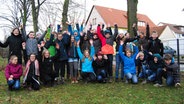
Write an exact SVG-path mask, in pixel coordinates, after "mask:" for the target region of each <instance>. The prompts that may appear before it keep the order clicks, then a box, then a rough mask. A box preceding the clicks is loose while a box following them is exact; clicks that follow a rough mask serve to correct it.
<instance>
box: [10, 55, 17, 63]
mask: <svg viewBox="0 0 184 104" xmlns="http://www.w3.org/2000/svg"><path fill="white" fill-rule="evenodd" d="M14 58H18V57H17V56H16V55H12V56H10V59H9V62H10V63H11V62H12V60H13V59H14Z"/></svg>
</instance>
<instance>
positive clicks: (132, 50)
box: [0, 22, 181, 90]
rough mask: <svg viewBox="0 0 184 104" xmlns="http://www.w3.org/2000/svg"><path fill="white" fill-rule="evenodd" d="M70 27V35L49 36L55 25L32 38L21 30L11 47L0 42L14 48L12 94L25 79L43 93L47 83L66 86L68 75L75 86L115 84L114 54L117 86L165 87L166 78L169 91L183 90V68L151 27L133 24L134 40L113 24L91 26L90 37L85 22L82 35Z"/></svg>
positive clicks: (14, 34) (10, 79)
mask: <svg viewBox="0 0 184 104" xmlns="http://www.w3.org/2000/svg"><path fill="white" fill-rule="evenodd" d="M66 23H67V24H68V29H67V30H66V31H64V30H60V31H59V32H52V33H51V34H49V32H48V29H49V28H50V26H49V27H48V29H47V30H46V31H45V32H44V33H43V34H40V33H34V32H33V31H31V32H29V33H28V34H26V32H25V31H24V30H23V29H22V28H21V29H20V30H19V28H15V29H13V31H12V33H11V35H10V36H9V37H8V38H7V40H6V42H5V43H1V42H0V46H1V47H7V46H9V57H8V65H7V66H6V69H5V77H6V79H7V83H8V86H9V90H14V89H19V88H20V78H21V76H22V75H23V82H22V83H23V86H24V87H27V88H28V89H30V90H31V89H33V90H39V89H40V85H41V84H43V85H44V86H53V85H54V84H59V83H61V84H63V83H65V79H66V78H65V77H66V76H65V70H67V78H70V80H71V83H72V84H74V83H78V81H79V79H80V78H81V79H82V80H83V81H84V82H85V83H88V82H99V83H106V82H112V81H113V56H114V54H115V58H116V60H115V62H116V64H115V78H114V81H115V82H119V81H120V80H121V81H122V82H125V83H133V84H137V83H138V80H139V79H142V80H143V82H142V84H145V83H148V82H153V83H154V86H162V78H163V77H164V78H166V84H167V85H168V86H176V87H178V86H181V85H180V72H179V67H178V65H177V64H176V63H175V62H174V59H173V56H171V55H169V54H166V55H163V43H162V42H161V40H160V39H158V34H157V32H156V31H153V32H152V34H151V35H150V34H149V25H147V27H146V30H147V32H146V33H143V32H138V31H137V29H136V24H133V26H132V28H133V31H134V37H130V34H129V33H128V32H127V33H125V34H124V33H120V32H119V31H118V26H117V24H115V25H114V32H112V29H111V27H110V25H107V26H106V28H105V26H104V24H99V25H98V26H97V28H96V29H95V27H93V28H92V25H90V27H89V28H88V29H87V31H86V32H85V31H84V27H83V23H84V22H83V23H82V24H81V26H80V25H79V24H78V23H76V26H75V28H76V30H74V27H72V26H73V25H72V23H69V22H66ZM144 34H146V35H144ZM35 35H36V36H35ZM114 43H115V45H114ZM135 44H136V45H135ZM113 46H115V51H114V48H113ZM22 53H23V54H22ZM22 57H23V58H24V63H25V70H24V71H23V67H22V66H24V65H23V64H22ZM119 75H120V77H119Z"/></svg>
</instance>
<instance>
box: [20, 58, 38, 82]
mask: <svg viewBox="0 0 184 104" xmlns="http://www.w3.org/2000/svg"><path fill="white" fill-rule="evenodd" d="M30 64H31V61H30V60H29V61H28V62H27V64H26V70H25V73H24V79H23V83H25V82H26V79H27V75H28V73H29V68H30ZM34 65H35V75H37V76H40V72H39V63H38V60H35V61H34Z"/></svg>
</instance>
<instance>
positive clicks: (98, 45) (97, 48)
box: [93, 38, 102, 53]
mask: <svg viewBox="0 0 184 104" xmlns="http://www.w3.org/2000/svg"><path fill="white" fill-rule="evenodd" d="M93 46H94V48H95V53H98V52H99V51H100V50H101V48H102V43H101V41H100V39H99V38H97V39H93Z"/></svg>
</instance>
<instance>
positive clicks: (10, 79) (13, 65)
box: [5, 55, 23, 90]
mask: <svg viewBox="0 0 184 104" xmlns="http://www.w3.org/2000/svg"><path fill="white" fill-rule="evenodd" d="M22 72H23V70H22V65H21V64H18V57H17V56H15V55H12V56H11V57H10V63H9V64H8V65H7V66H6V69H5V77H6V80H7V83H8V89H9V90H18V89H19V88H20V77H21V76H22Z"/></svg>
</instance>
